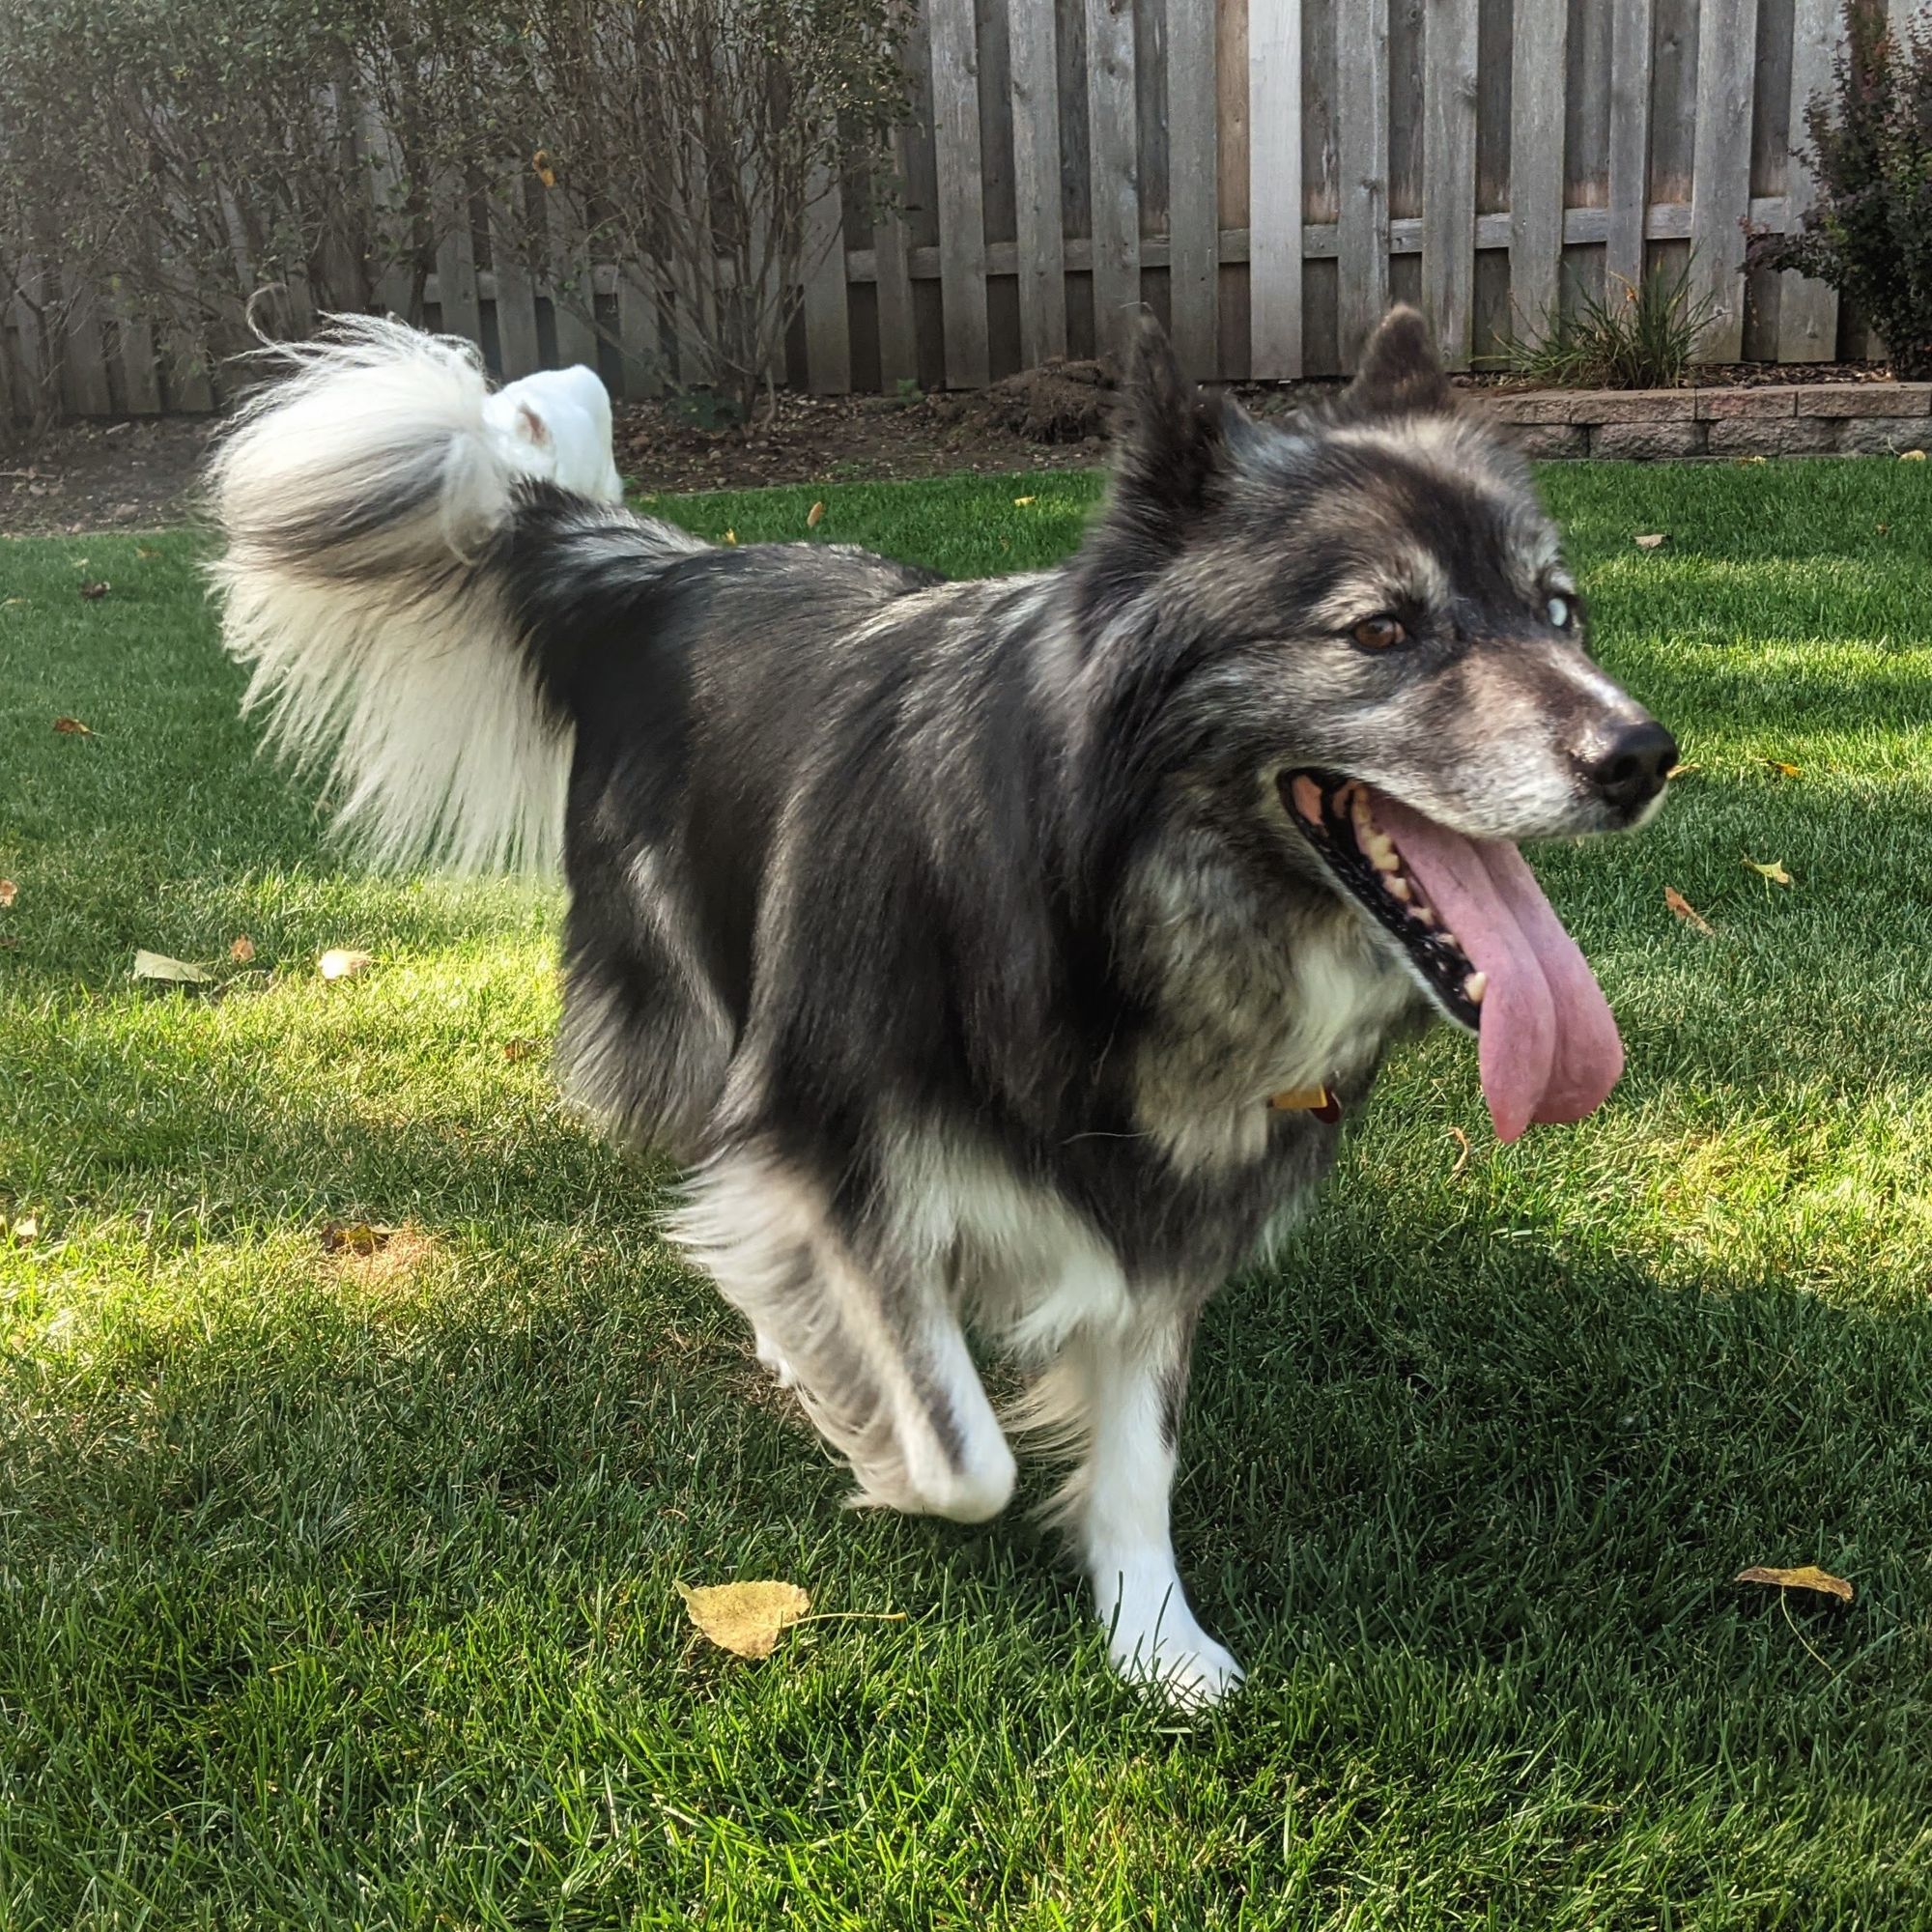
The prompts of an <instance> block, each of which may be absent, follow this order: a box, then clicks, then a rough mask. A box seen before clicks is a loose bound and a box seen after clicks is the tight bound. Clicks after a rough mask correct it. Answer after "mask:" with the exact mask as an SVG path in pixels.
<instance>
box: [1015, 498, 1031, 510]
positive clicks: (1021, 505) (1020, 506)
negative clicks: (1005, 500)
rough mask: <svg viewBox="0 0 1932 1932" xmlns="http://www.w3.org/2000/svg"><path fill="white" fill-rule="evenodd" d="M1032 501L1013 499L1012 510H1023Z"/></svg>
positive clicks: (1029, 499) (1028, 499)
mask: <svg viewBox="0 0 1932 1932" xmlns="http://www.w3.org/2000/svg"><path fill="white" fill-rule="evenodd" d="M1032 501H1033V498H1032V497H1014V498H1013V508H1014V509H1016V510H1023V509H1025V508H1026V506H1027V505H1028V504H1029V503H1031V502H1032Z"/></svg>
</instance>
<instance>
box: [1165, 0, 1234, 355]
mask: <svg viewBox="0 0 1932 1932" xmlns="http://www.w3.org/2000/svg"><path fill="white" fill-rule="evenodd" d="M1215 30H1216V22H1215V18H1214V11H1213V9H1212V8H1211V7H1208V6H1206V5H1204V4H1203V0H1167V128H1168V137H1167V140H1168V147H1167V152H1168V163H1167V229H1168V234H1169V236H1170V238H1171V240H1170V241H1169V246H1168V264H1167V276H1168V298H1167V302H1168V315H1169V319H1170V326H1171V327H1172V330H1173V335H1174V348H1175V354H1176V355H1179V357H1180V366H1181V367H1182V368H1183V369H1185V370H1186V371H1187V373H1188V374H1189V375H1190V376H1194V377H1196V378H1201V377H1208V376H1218V375H1219V374H1220V373H1221V368H1220V356H1221V321H1220V308H1221V302H1220V280H1221V247H1220V240H1221V219H1220V212H1219V204H1220V153H1219V144H1218V142H1217V141H1216V139H1215V127H1214V124H1215V119H1216V114H1217V111H1218V101H1219V87H1220V76H1219V74H1218V72H1217V71H1216V65H1215V46H1214V42H1215Z"/></svg>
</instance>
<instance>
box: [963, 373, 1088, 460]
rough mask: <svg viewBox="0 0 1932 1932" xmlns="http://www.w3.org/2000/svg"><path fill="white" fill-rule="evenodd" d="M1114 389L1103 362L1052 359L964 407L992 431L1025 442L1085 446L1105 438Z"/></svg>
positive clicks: (1004, 379)
mask: <svg viewBox="0 0 1932 1932" xmlns="http://www.w3.org/2000/svg"><path fill="white" fill-rule="evenodd" d="M1114 387H1115V384H1114V372H1113V370H1112V369H1111V368H1110V367H1109V366H1108V365H1107V364H1106V363H1104V362H1094V361H1079V360H1074V361H1069V360H1068V359H1067V358H1066V357H1065V356H1062V355H1056V356H1055V357H1053V358H1052V360H1050V361H1047V362H1043V363H1042V364H1041V365H1040V366H1039V367H1038V368H1037V369H1023V370H1021V371H1020V373H1019V374H1018V375H1017V376H1007V377H1004V378H1003V379H1002V380H1001V381H999V382H997V383H995V384H993V386H992V387H991V388H990V389H988V390H987V391H986V392H985V394H984V395H982V396H979V397H977V398H975V399H974V400H973V401H972V402H971V403H970V404H969V405H968V408H969V410H970V411H971V412H972V413H973V414H974V415H976V416H978V417H979V419H980V421H982V422H984V423H986V424H987V425H989V426H990V427H992V428H994V429H1003V430H1008V431H1010V432H1011V433H1012V434H1013V435H1014V436H1023V437H1025V438H1026V440H1028V441H1029V442H1085V441H1086V440H1088V439H1089V438H1090V437H1102V436H1105V435H1106V433H1107V423H1108V418H1109V417H1110V416H1111V415H1112V413H1113V408H1114Z"/></svg>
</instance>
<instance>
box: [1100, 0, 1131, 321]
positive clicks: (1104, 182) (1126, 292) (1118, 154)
mask: <svg viewBox="0 0 1932 1932" xmlns="http://www.w3.org/2000/svg"><path fill="white" fill-rule="evenodd" d="M1087 130H1088V143H1089V154H1090V163H1091V166H1092V168H1093V176H1094V234H1093V274H1094V346H1095V347H1096V348H1098V349H1099V350H1100V351H1102V353H1111V354H1113V355H1123V354H1124V353H1125V351H1126V349H1127V346H1128V344H1129V343H1130V342H1131V341H1132V339H1133V332H1134V327H1135V323H1136V320H1137V317H1138V315H1139V311H1140V303H1141V226H1140V199H1139V183H1140V175H1139V158H1138V148H1137V139H1136V136H1137V132H1138V128H1137V122H1136V117H1135V101H1134V10H1133V7H1132V5H1131V4H1130V0H1087Z"/></svg>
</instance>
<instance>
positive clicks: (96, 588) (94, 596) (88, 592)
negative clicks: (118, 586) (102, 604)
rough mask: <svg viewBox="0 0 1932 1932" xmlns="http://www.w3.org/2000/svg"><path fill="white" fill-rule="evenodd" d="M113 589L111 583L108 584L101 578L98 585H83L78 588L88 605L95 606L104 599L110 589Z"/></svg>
mask: <svg viewBox="0 0 1932 1932" xmlns="http://www.w3.org/2000/svg"><path fill="white" fill-rule="evenodd" d="M113 587H114V586H113V585H112V584H111V583H109V582H108V581H107V580H106V579H105V578H104V577H103V578H102V579H101V580H100V582H99V583H83V584H82V585H81V586H80V594H81V595H82V596H83V597H85V598H86V599H87V601H88V602H89V603H90V604H96V603H99V601H100V599H101V598H103V597H105V596H106V595H107V593H108V592H109V591H110V590H111V589H113Z"/></svg>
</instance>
